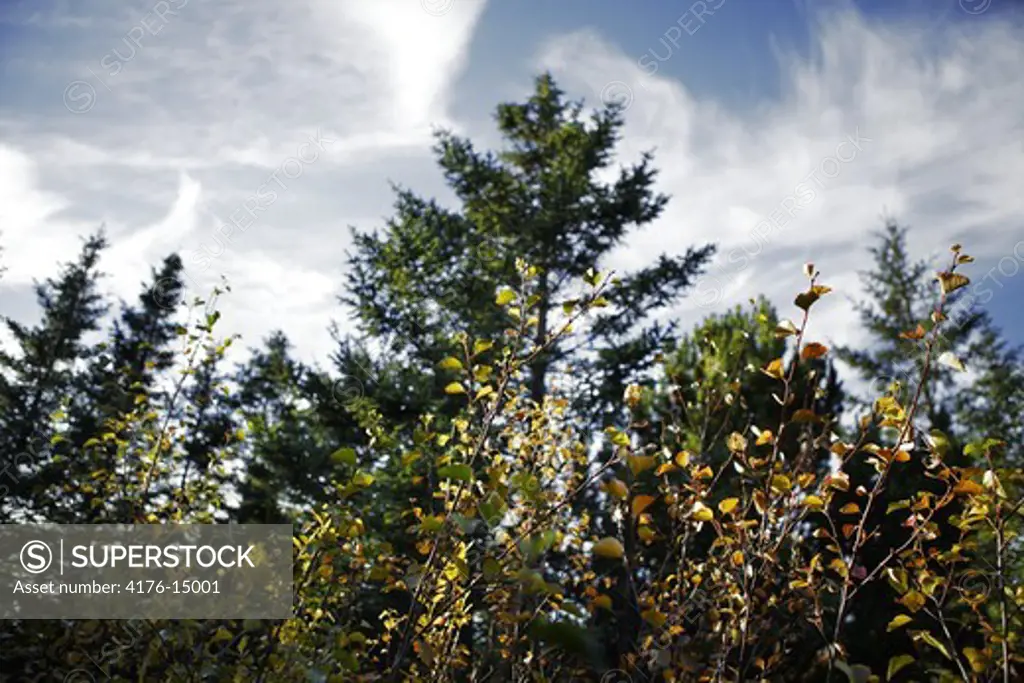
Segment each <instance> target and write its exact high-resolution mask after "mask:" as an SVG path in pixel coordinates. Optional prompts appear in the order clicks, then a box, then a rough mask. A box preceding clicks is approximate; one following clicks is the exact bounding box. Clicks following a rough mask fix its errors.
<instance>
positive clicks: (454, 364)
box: [438, 356, 462, 370]
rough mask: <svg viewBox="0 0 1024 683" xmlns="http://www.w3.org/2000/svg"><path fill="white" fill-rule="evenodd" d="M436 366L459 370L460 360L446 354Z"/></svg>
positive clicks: (460, 366) (460, 367)
mask: <svg viewBox="0 0 1024 683" xmlns="http://www.w3.org/2000/svg"><path fill="white" fill-rule="evenodd" d="M438 367H440V368H441V369H442V370H461V369H462V361H460V360H459V359H458V358H456V357H454V356H448V357H447V358H445V359H444V360H443V361H441V362H440V363H438Z"/></svg>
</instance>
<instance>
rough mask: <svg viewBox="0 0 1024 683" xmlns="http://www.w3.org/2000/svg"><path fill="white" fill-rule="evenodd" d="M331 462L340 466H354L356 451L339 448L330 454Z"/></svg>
mask: <svg viewBox="0 0 1024 683" xmlns="http://www.w3.org/2000/svg"><path fill="white" fill-rule="evenodd" d="M331 461H332V462H336V463H339V464H342V465H351V466H353V467H355V465H356V462H357V460H356V449H354V448H339V449H338V450H336V451H334V452H333V453H331Z"/></svg>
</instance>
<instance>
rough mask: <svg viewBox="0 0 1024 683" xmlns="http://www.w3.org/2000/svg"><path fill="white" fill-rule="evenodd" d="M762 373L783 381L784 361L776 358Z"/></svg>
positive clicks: (762, 369)
mask: <svg viewBox="0 0 1024 683" xmlns="http://www.w3.org/2000/svg"><path fill="white" fill-rule="evenodd" d="M761 372H763V373H764V374H766V375H768V376H769V377H771V378H773V379H779V380H781V379H782V359H781V358H776V359H775V360H773V361H772V362H770V363H768V365H766V366H764V367H763V368H761Z"/></svg>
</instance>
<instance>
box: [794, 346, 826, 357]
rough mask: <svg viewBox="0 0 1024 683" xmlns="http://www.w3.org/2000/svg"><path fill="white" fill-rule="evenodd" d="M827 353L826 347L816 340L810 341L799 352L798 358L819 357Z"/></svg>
mask: <svg viewBox="0 0 1024 683" xmlns="http://www.w3.org/2000/svg"><path fill="white" fill-rule="evenodd" d="M826 353H828V347H827V346H825V345H824V344H819V343H818V342H811V343H809V344H806V345H804V350H803V351H801V352H800V358H801V359H803V360H808V359H814V358H821V357H822V356H824V355H825V354H826Z"/></svg>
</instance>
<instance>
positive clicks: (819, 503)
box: [804, 495, 825, 510]
mask: <svg viewBox="0 0 1024 683" xmlns="http://www.w3.org/2000/svg"><path fill="white" fill-rule="evenodd" d="M804 505H806V506H807V507H809V508H811V509H812V510H820V509H822V508H823V507H825V501H823V500H822V499H821V498H819V497H818V496H813V495H812V496H807V497H806V498H804Z"/></svg>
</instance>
